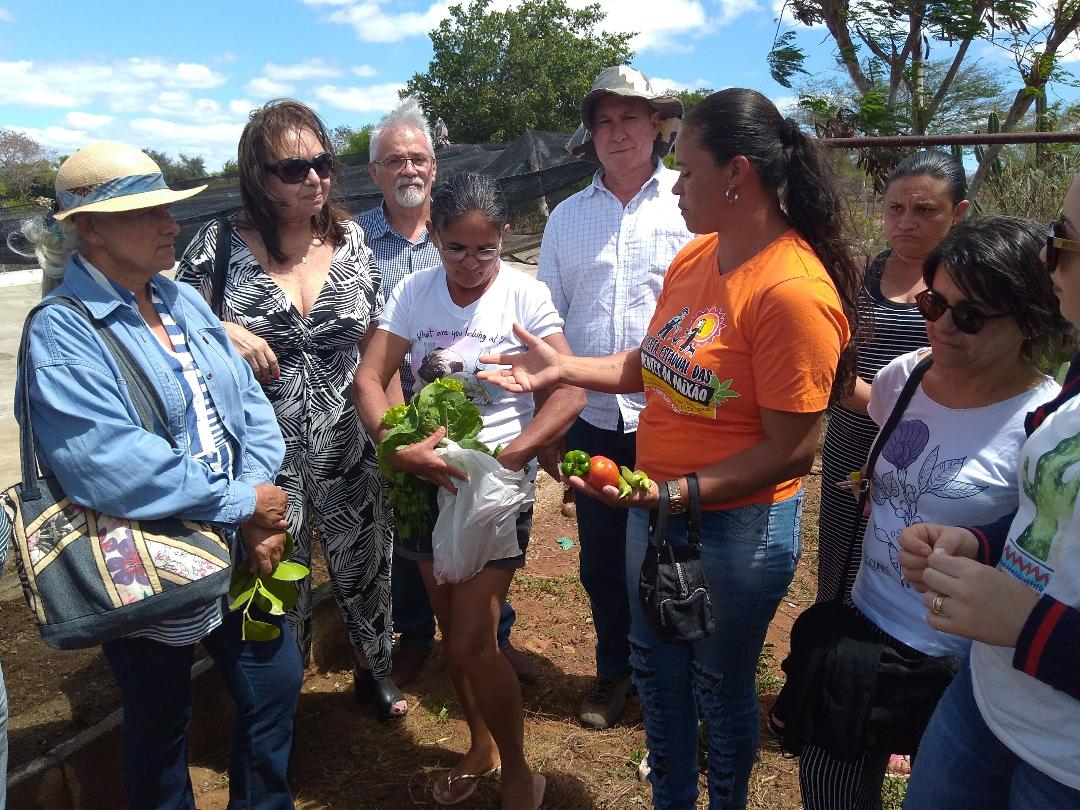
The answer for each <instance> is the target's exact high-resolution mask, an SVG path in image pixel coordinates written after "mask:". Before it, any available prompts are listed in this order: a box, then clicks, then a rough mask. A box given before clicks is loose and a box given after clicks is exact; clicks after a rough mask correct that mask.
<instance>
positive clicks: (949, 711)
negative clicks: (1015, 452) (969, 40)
mask: <svg viewBox="0 0 1080 810" xmlns="http://www.w3.org/2000/svg"><path fill="white" fill-rule="evenodd" d="M1078 226H1080V179H1078V180H1074V181H1073V184H1072V187H1071V188H1070V189H1069V192H1068V194H1067V195H1066V197H1065V203H1064V205H1063V207H1062V216H1061V218H1060V219H1059V220H1057V221H1056V222H1054V223H1051V225H1050V229H1049V232H1048V233H1047V236H1046V241H1045V246H1044V248H1043V257H1044V258H1045V260H1046V270H1048V271H1049V272H1048V273H1045V275H1044V277H1043V279H1042V283H1043V284H1047V283H1052V284H1053V287H1054V292H1055V293H1056V294H1057V297H1058V299H1059V300H1060V302H1061V312H1062V314H1063V315H1064V316H1065V317H1066V318H1068V319H1069V321H1071V322H1072V323H1073V324H1074V325H1080V241H1078V240H1080V227H1078ZM1077 393H1080V356H1078V357H1077V358H1074V359H1073V362H1072V365H1071V367H1070V368H1069V372H1068V374H1067V375H1066V378H1065V385H1064V388H1063V389H1062V391H1061V393H1060V394H1059V395H1058V396H1057V397H1056V398H1055V399H1054V400H1053V401H1051V402H1049V403H1047V404H1045V405H1043V406H1042V407H1040V408H1038V409H1037V410H1035V411H1034V412H1033V413H1031V414H1029V415H1028V417H1027V420H1026V425H1025V427H1026V431H1027V434H1028V437H1027V441H1026V442H1025V443H1024V446H1023V447H1022V448H1021V450H1020V455H1019V461H1018V464H1017V468H1018V471H1019V478H1020V481H1021V483H1022V487H1021V491H1020V492H1019V494H1018V499H1019V506H1018V508H1016V509H1014V510H1013V511H1012V512H1010V513H1009V514H1007V515H1005V516H1004V517H1003V518H1001V519H999V520H997V521H996V522H994V523H992V524H990V525H985V524H984V525H982V526H981V527H979V528H970V529H967V528H961V527H960V526H954V525H935V524H930V523H925V524H921V525H919V526H913V527H912V528H911V529H908V530H907V531H905V532H904V533H903V534H902V535H901V538H900V540H901V552H900V561H901V564H902V565H903V566H904V571H905V573H906V574H907V577H908V579H909V580H910V581H911V584H912V585H913V586H914V588H915V589H916V590H918V591H919V592H920V593H921V594H922V599H923V605H924V606H925V607H926V608H927V609H928V612H927V613H926V621H927V622H928V624H929V626H930V627H933V628H934V629H935V630H938V631H941V632H943V633H955V634H957V635H959V636H964V637H966V638H970V639H972V640H973V642H974V643H973V644H972V645H971V657H970V660H969V662H967V663H966V664H965V666H964V667H963V668H962V669H961V671H960V674H959V675H958V676H957V677H956V678H955V679H954V680H953V683H952V685H951V686H950V687H949V689H948V690H947V691H946V692H945V695H944V697H943V698H942V699H941V702H940V703H939V704H938V707H937V710H936V711H935V712H934V716H933V717H932V718H931V720H930V725H929V726H928V727H927V730H926V734H925V735H924V736H923V741H922V745H921V747H920V749H919V750H920V757H919V760H918V762H917V763H916V766H915V769H914V772H913V773H912V780H911V785H910V786H909V789H908V793H907V801H906V802H905V804H904V806H905V807H908V808H913V809H914V810H924V809H925V810H929V809H930V808H934V809H935V810H936V808H939V807H978V808H989V809H990V810H996V808H1016V810H1020V808H1028V807H1055V808H1057V807H1080V745H1078V743H1077V729H1078V728H1080V679H1078V678H1077V673H1078V672H1080V531H1078V530H1077V518H1078V514H1077V505H1078V499H1077V490H1078V487H1077V480H1078V479H1077V473H1076V471H1077V468H1078V467H1080V440H1078V437H1080V399H1078V398H1077ZM1013 505H1014V506H1016V505H1017V503H1016V502H1015V501H1014V504H1013ZM948 517H949V518H950V521H949V522H950V523H956V522H957V521H956V520H955V518H956V516H955V515H951V514H950V515H948ZM972 522H974V521H972ZM980 522H982V521H980Z"/></svg>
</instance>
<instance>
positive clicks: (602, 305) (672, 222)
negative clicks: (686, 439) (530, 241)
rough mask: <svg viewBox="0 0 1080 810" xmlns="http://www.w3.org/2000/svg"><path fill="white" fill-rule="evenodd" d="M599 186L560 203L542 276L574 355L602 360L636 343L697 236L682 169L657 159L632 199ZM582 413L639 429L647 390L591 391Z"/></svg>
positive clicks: (597, 181)
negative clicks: (685, 209)
mask: <svg viewBox="0 0 1080 810" xmlns="http://www.w3.org/2000/svg"><path fill="white" fill-rule="evenodd" d="M603 176H604V170H603V169H602V168H601V169H599V170H598V171H597V172H596V174H594V175H593V179H592V183H591V184H590V185H589V186H588V187H586V188H584V189H582V190H581V191H579V192H578V193H577V194H574V195H573V196H571V197H568V198H567V199H566V200H563V202H561V203H559V205H558V206H556V208H555V210H554V211H552V212H551V217H550V218H549V219H548V222H547V227H545V228H544V238H543V242H542V244H541V246H540V268H539V271H538V272H537V276H536V277H537V278H538V279H539V280H540V281H543V282H544V283H545V284H547V285H548V288H549V289H550V290H551V298H552V301H553V302H554V303H555V308H556V309H557V310H558V311H559V314H560V315H561V316H562V317H563V320H564V321H565V322H566V326H565V331H566V338H567V340H568V341H569V342H570V348H571V349H572V350H573V351H574V354H578V355H582V356H584V357H600V356H604V355H609V354H616V353H618V352H622V351H626V350H627V349H633V348H636V347H637V346H638V345H639V344H640V343H641V340H642V338H643V337H644V336H645V330H646V329H647V328H648V326H649V320H650V319H651V318H652V315H653V311H654V310H655V309H656V299H657V297H658V296H659V295H660V289H661V287H662V286H663V283H664V274H665V273H666V272H667V269H668V266H669V265H670V264H671V260H672V259H674V258H675V254H676V253H678V252H679V250H681V249H682V247H683V246H684V245H685V244H686V243H687V242H689V241H690V239H691V238H693V234H692V233H690V231H688V230H687V229H686V223H685V222H684V221H683V218H682V214H681V213H680V212H679V206H678V198H677V197H676V196H675V195H674V194H673V193H672V191H671V187H672V186H673V185H674V184H675V181H676V180H677V179H678V176H679V175H678V172H674V171H672V170H671V169H668V168H666V167H665V166H664V165H663V163H658V164H657V167H656V170H655V171H654V172H653V174H652V176H651V177H650V178H649V179H648V180H647V181H646V182H645V185H643V186H642V187H641V190H640V191H639V192H638V193H637V194H635V195H634V198H633V199H632V200H630V202H629V204H627V205H626V206H623V204H622V202H620V201H619V199H618V198H617V197H616V196H615V195H614V194H612V193H611V192H610V191H609V190H608V189H607V187H606V186H605V185H604V182H603ZM588 396H589V402H588V404H587V405H586V406H585V410H584V411H582V413H581V417H582V418H583V419H584V420H585V421H586V422H588V423H589V424H591V425H593V426H595V427H598V428H602V429H604V430H615V429H617V428H618V425H619V417H620V416H621V417H622V421H623V429H624V430H625V431H626V432H630V431H634V430H637V423H638V414H639V413H640V412H641V410H642V408H644V407H645V399H644V396H643V395H641V394H614V395H613V394H600V393H596V392H593V391H590V392H589V395H588Z"/></svg>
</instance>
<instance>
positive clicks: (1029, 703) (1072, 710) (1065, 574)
mask: <svg viewBox="0 0 1080 810" xmlns="http://www.w3.org/2000/svg"><path fill="white" fill-rule="evenodd" d="M1017 469H1018V470H1019V478H1020V482H1021V484H1022V486H1021V492H1020V505H1019V509H1018V511H1017V513H1016V517H1015V518H1014V519H1013V522H1012V526H1011V527H1010V528H1009V539H1008V541H1007V542H1006V543H1005V550H1004V553H1003V554H1002V555H1001V561H1000V562H999V563H998V568H999V569H1001V570H1003V571H1006V572H1008V573H1009V574H1012V576H1014V577H1015V578H1016V579H1018V580H1020V581H1021V582H1023V583H1024V584H1025V585H1027V586H1028V587H1030V588H1033V589H1034V590H1036V591H1038V592H1039V593H1040V594H1048V595H1050V596H1052V597H1054V598H1055V599H1057V600H1058V601H1059V602H1063V603H1064V604H1066V605H1070V606H1072V607H1080V511H1078V510H1077V506H1078V503H1080V499H1078V498H1077V490H1078V489H1080V399H1077V398H1073V399H1070V400H1069V401H1068V402H1065V403H1063V404H1062V405H1061V407H1060V408H1059V409H1058V410H1057V411H1055V412H1054V413H1052V414H1050V416H1048V417H1047V418H1046V420H1045V421H1044V422H1043V423H1042V424H1041V425H1040V426H1039V428H1038V429H1037V430H1036V431H1035V432H1034V433H1032V434H1031V436H1030V437H1029V438H1028V440H1027V443H1026V444H1024V447H1023V449H1022V450H1021V451H1020V463H1019V465H1018V467H1017ZM1013 652H1014V650H1013V648H1012V647H992V646H990V645H989V644H983V643H981V642H975V643H974V644H973V645H972V647H971V677H972V682H973V685H974V692H975V701H976V702H977V703H978V705H979V710H980V711H981V712H982V716H983V719H984V720H985V721H986V725H987V726H989V727H990V730H991V731H993V732H994V735H995V736H996V737H997V738H998V739H999V740H1001V741H1002V742H1003V743H1004V744H1005V745H1006V746H1008V747H1009V749H1010V750H1011V751H1012V752H1013V753H1015V754H1016V755H1017V756H1018V757H1020V758H1021V759H1023V760H1024V761H1026V762H1028V763H1030V764H1031V765H1032V766H1034V767H1035V768H1037V769H1038V770H1040V771H1042V772H1043V773H1045V774H1047V775H1048V776H1050V777H1051V778H1052V779H1055V780H1057V781H1058V782H1061V783H1062V784H1065V785H1068V786H1069V787H1071V788H1075V789H1077V790H1080V701H1078V700H1077V699H1076V698H1075V697H1072V696H1071V695H1069V694H1066V693H1065V692H1062V691H1060V690H1057V689H1054V688H1053V687H1052V686H1050V685H1049V684H1045V683H1043V682H1042V681H1039V680H1036V679H1035V678H1032V677H1031V676H1030V675H1028V674H1027V673H1025V672H1021V671H1020V670H1018V669H1015V668H1014V667H1013ZM1076 676H1077V677H1078V678H1080V672H1078V673H1077V674H1076Z"/></svg>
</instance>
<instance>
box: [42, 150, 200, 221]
mask: <svg viewBox="0 0 1080 810" xmlns="http://www.w3.org/2000/svg"><path fill="white" fill-rule="evenodd" d="M205 188H206V186H205V185H203V186H197V187H196V188H188V189H184V190H182V191H174V190H173V189H171V188H169V187H168V185H167V184H166V183H165V177H164V176H163V175H162V173H161V168H160V167H159V166H158V165H157V164H156V163H155V162H154V161H153V160H152V159H151V158H150V157H149V155H147V154H146V153H145V152H142V151H141V150H139V149H136V148H135V147H133V146H128V145H127V144H123V143H117V142H116V141H98V142H97V143H92V144H90V145H89V146H84V147H83V148H82V149H80V150H79V151H78V152H76V153H75V154H74V155H72V156H71V157H69V158H68V159H67V160H65V161H64V162H63V164H62V165H61V166H60V171H58V172H57V173H56V200H57V203H58V204H59V207H60V210H59V211H57V212H56V213H55V214H54V215H53V216H54V218H56V219H59V220H62V219H66V218H67V217H69V216H71V215H72V214H75V213H77V212H79V211H99V212H105V213H107V212H114V211H135V210H137V209H140V208H154V207H155V206H158V205H170V204H172V203H175V202H179V201H180V200H186V199H187V198H188V197H193V196H195V195H196V194H198V193H199V192H200V191H202V190H203V189H205Z"/></svg>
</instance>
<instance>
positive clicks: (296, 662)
mask: <svg viewBox="0 0 1080 810" xmlns="http://www.w3.org/2000/svg"><path fill="white" fill-rule="evenodd" d="M203 188H205V186H200V187H199V188H195V189H189V190H186V191H173V190H172V189H170V188H169V187H168V186H167V185H166V184H165V180H164V178H163V177H162V174H161V170H160V169H159V168H158V166H157V164H156V163H154V161H153V160H151V159H150V158H149V157H147V156H146V155H145V154H143V153H142V152H140V151H139V150H137V149H134V148H132V147H130V146H126V145H124V144H120V143H113V142H108V141H102V142H99V143H94V144H91V145H90V146H87V147H85V148H83V149H80V150H79V151H78V152H76V153H75V154H74V155H72V156H71V157H70V158H68V159H67V160H66V161H64V163H63V165H62V166H61V167H60V171H59V173H58V174H57V177H56V194H57V206H56V210H55V213H54V214H53V215H51V216H50V217H48V218H47V220H46V221H44V222H41V221H39V222H32V223H29V224H28V225H27V226H26V227H25V228H24V233H25V234H26V235H27V237H28V238H29V239H30V240H31V242H32V243H33V244H34V245H35V249H36V253H37V256H38V259H39V260H40V261H41V263H42V267H43V269H44V271H45V275H46V277H47V278H49V279H52V280H53V281H54V282H55V283H57V285H58V286H56V289H55V291H54V293H53V295H56V296H66V297H68V298H72V299H76V300H78V301H81V302H82V303H83V304H84V305H85V307H86V308H87V310H89V312H90V313H91V314H92V317H93V318H94V320H95V321H97V322H98V325H99V326H104V327H105V328H106V329H108V330H109V331H110V332H111V333H112V334H113V336H114V337H115V338H116V339H117V340H118V341H119V342H120V343H121V344H123V345H124V346H125V347H126V348H127V349H128V350H129V351H130V353H131V354H132V355H133V356H134V358H135V359H136V361H137V362H138V364H139V367H140V369H141V370H142V371H143V372H144V374H145V376H146V378H147V380H149V381H150V383H151V384H152V385H154V387H155V388H156V389H157V390H158V394H159V395H160V398H161V400H162V402H163V403H164V407H165V410H166V413H167V416H168V422H169V425H168V429H166V428H165V427H164V426H160V425H159V426H156V430H155V432H149V431H147V430H146V429H144V428H143V427H142V423H141V422H140V420H139V419H138V417H137V412H136V409H135V406H134V404H133V401H132V399H131V396H130V395H129V393H128V391H127V389H126V386H125V385H124V384H123V383H122V379H123V377H122V375H121V373H120V371H119V368H118V367H117V364H116V361H115V359H114V357H113V354H112V353H111V352H110V351H109V350H108V349H107V348H106V347H105V345H104V344H103V343H102V340H101V339H100V338H99V336H98V334H97V329H95V326H94V325H92V324H91V323H89V322H88V321H87V320H86V318H85V317H83V316H82V315H81V314H79V313H77V312H75V311H73V310H71V309H68V308H66V307H63V306H54V307H49V308H47V309H45V310H43V311H42V312H41V313H40V314H39V315H38V316H37V317H36V318H35V319H34V321H33V324H32V327H31V330H30V335H29V361H28V364H27V376H26V378H25V379H24V378H23V376H22V371H21V370H20V376H19V379H18V382H17V387H18V389H19V390H20V391H21V390H22V387H23V386H29V401H30V410H29V413H21V412H20V410H21V409H20V408H19V404H18V403H19V394H18V393H17V394H16V397H15V401H16V415H17V417H18V418H19V419H20V420H22V419H29V420H30V421H31V423H32V425H33V428H34V435H35V437H36V438H37V445H38V446H37V450H38V456H39V458H40V460H41V462H42V464H43V466H45V467H47V468H48V469H50V470H52V472H53V473H54V474H55V476H56V478H57V480H58V481H59V483H60V484H61V486H62V487H63V489H64V492H65V493H66V494H67V495H68V497H70V498H71V500H72V501H74V502H76V503H79V504H81V505H83V506H86V507H89V508H92V509H96V510H99V511H101V512H104V513H106V514H110V515H119V516H123V517H129V518H146V519H149V518H161V517H167V516H173V517H179V518H182V519H186V520H193V521H209V522H211V523H217V524H220V525H222V526H225V527H229V528H231V529H233V530H235V528H236V527H239V530H240V536H241V538H242V541H243V542H242V543H238V544H234V545H235V546H237V547H239V549H240V554H241V555H242V557H241V559H240V560H237V561H236V562H237V564H239V565H247V566H248V567H249V568H250V569H251V570H253V571H258V572H259V573H263V574H268V573H270V572H271V570H272V569H273V567H274V565H276V564H277V562H278V560H279V559H280V557H281V554H282V551H283V548H284V542H285V532H284V527H285V520H284V513H285V505H286V497H285V493H284V491H283V490H281V489H280V488H278V487H277V486H275V485H274V483H273V480H274V477H275V476H276V475H277V471H278V467H279V466H280V464H281V460H282V457H283V455H284V451H285V448H284V444H283V442H282V439H281V433H280V431H279V430H278V427H277V424H276V421H275V420H274V418H273V410H272V409H271V407H270V404H269V403H268V402H267V400H266V396H265V395H264V394H263V392H262V389H261V388H260V386H259V384H258V383H257V382H256V380H255V378H254V376H253V375H252V373H251V370H250V369H249V367H248V365H247V363H245V362H244V360H243V358H242V357H240V355H239V354H238V353H237V352H236V351H235V350H234V349H233V347H232V344H231V343H230V341H229V339H228V337H227V336H226V334H225V332H224V330H223V329H222V328H221V324H220V323H219V322H218V319H217V318H215V317H214V316H213V314H212V313H211V312H210V310H209V308H208V307H207V306H206V304H205V303H204V302H203V300H202V299H201V298H200V297H199V296H198V295H197V294H196V293H195V292H194V291H193V290H192V289H191V288H190V287H188V286H186V285H183V284H175V283H173V282H172V281H170V280H169V279H167V278H165V277H164V276H163V275H161V274H162V272H164V271H167V270H169V269H171V268H172V266H173V264H174V263H175V255H174V252H173V239H174V238H175V236H176V234H177V232H178V230H179V228H178V227H177V224H176V221H175V220H174V219H173V218H172V216H171V215H170V213H169V210H168V207H167V206H168V205H169V204H170V203H174V202H177V201H179V200H182V199H185V198H187V197H190V196H192V195H194V194H197V193H198V192H200V191H202V190H203ZM170 433H171V435H172V437H173V438H174V439H175V441H176V442H177V444H178V445H179V449H177V447H176V446H174V444H173V443H171V442H170V441H169V439H168V438H167V437H168V435H169V434H170ZM260 618H262V619H263V620H264V621H268V622H278V621H279V620H278V619H277V617H270V616H261V617H260ZM241 619H242V616H241V614H240V613H239V612H237V613H233V614H230V615H229V616H225V615H223V611H222V606H221V604H220V603H218V602H214V603H210V604H207V605H204V606H202V607H201V608H198V609H196V610H194V611H193V612H191V613H188V614H185V615H178V616H175V617H172V618H170V619H168V620H165V621H162V622H160V623H158V624H154V625H151V626H149V627H145V628H142V629H141V630H138V631H136V632H135V633H132V634H131V635H130V636H125V637H123V638H120V639H117V640H115V641H110V642H108V643H106V644H105V645H103V651H104V653H105V658H106V660H107V661H108V663H109V667H110V668H111V669H112V671H113V675H114V676H115V678H116V680H117V683H118V684H119V686H120V691H121V693H122V696H123V704H124V728H123V753H124V783H125V787H126V789H127V794H128V802H129V804H130V806H131V807H133V808H151V807H153V808H157V807H186V808H193V807H194V799H193V796H192V790H191V780H190V777H189V775H188V766H187V730H188V724H189V722H190V719H191V680H190V677H191V676H190V672H191V664H192V659H193V653H194V648H195V644H196V643H197V642H200V641H201V642H202V644H203V646H204V647H205V648H206V649H207V651H208V652H209V653H210V655H211V656H212V657H213V659H214V661H215V663H216V664H217V666H218V667H219V669H220V670H221V672H222V674H223V676H224V678H225V682H226V684H227V686H228V688H229V691H230V692H231V694H232V696H233V699H234V700H235V701H236V719H235V722H234V727H233V744H232V758H231V763H230V770H229V790H230V796H231V798H230V802H229V807H230V808H255V807H257V808H260V810H263V808H286V807H287V808H291V807H293V802H292V797H291V794H290V791H289V786H288V784H287V782H286V768H287V765H288V759H289V752H290V749H291V747H292V731H293V715H294V713H295V710H296V701H297V696H298V694H299V689H300V682H301V678H302V675H303V669H302V666H301V662H300V656H299V655H298V653H297V650H296V645H295V644H293V643H292V639H291V638H290V637H289V634H287V633H281V634H280V635H279V636H278V638H277V639H276V640H272V641H258V642H245V641H243V640H242V639H241Z"/></svg>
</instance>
